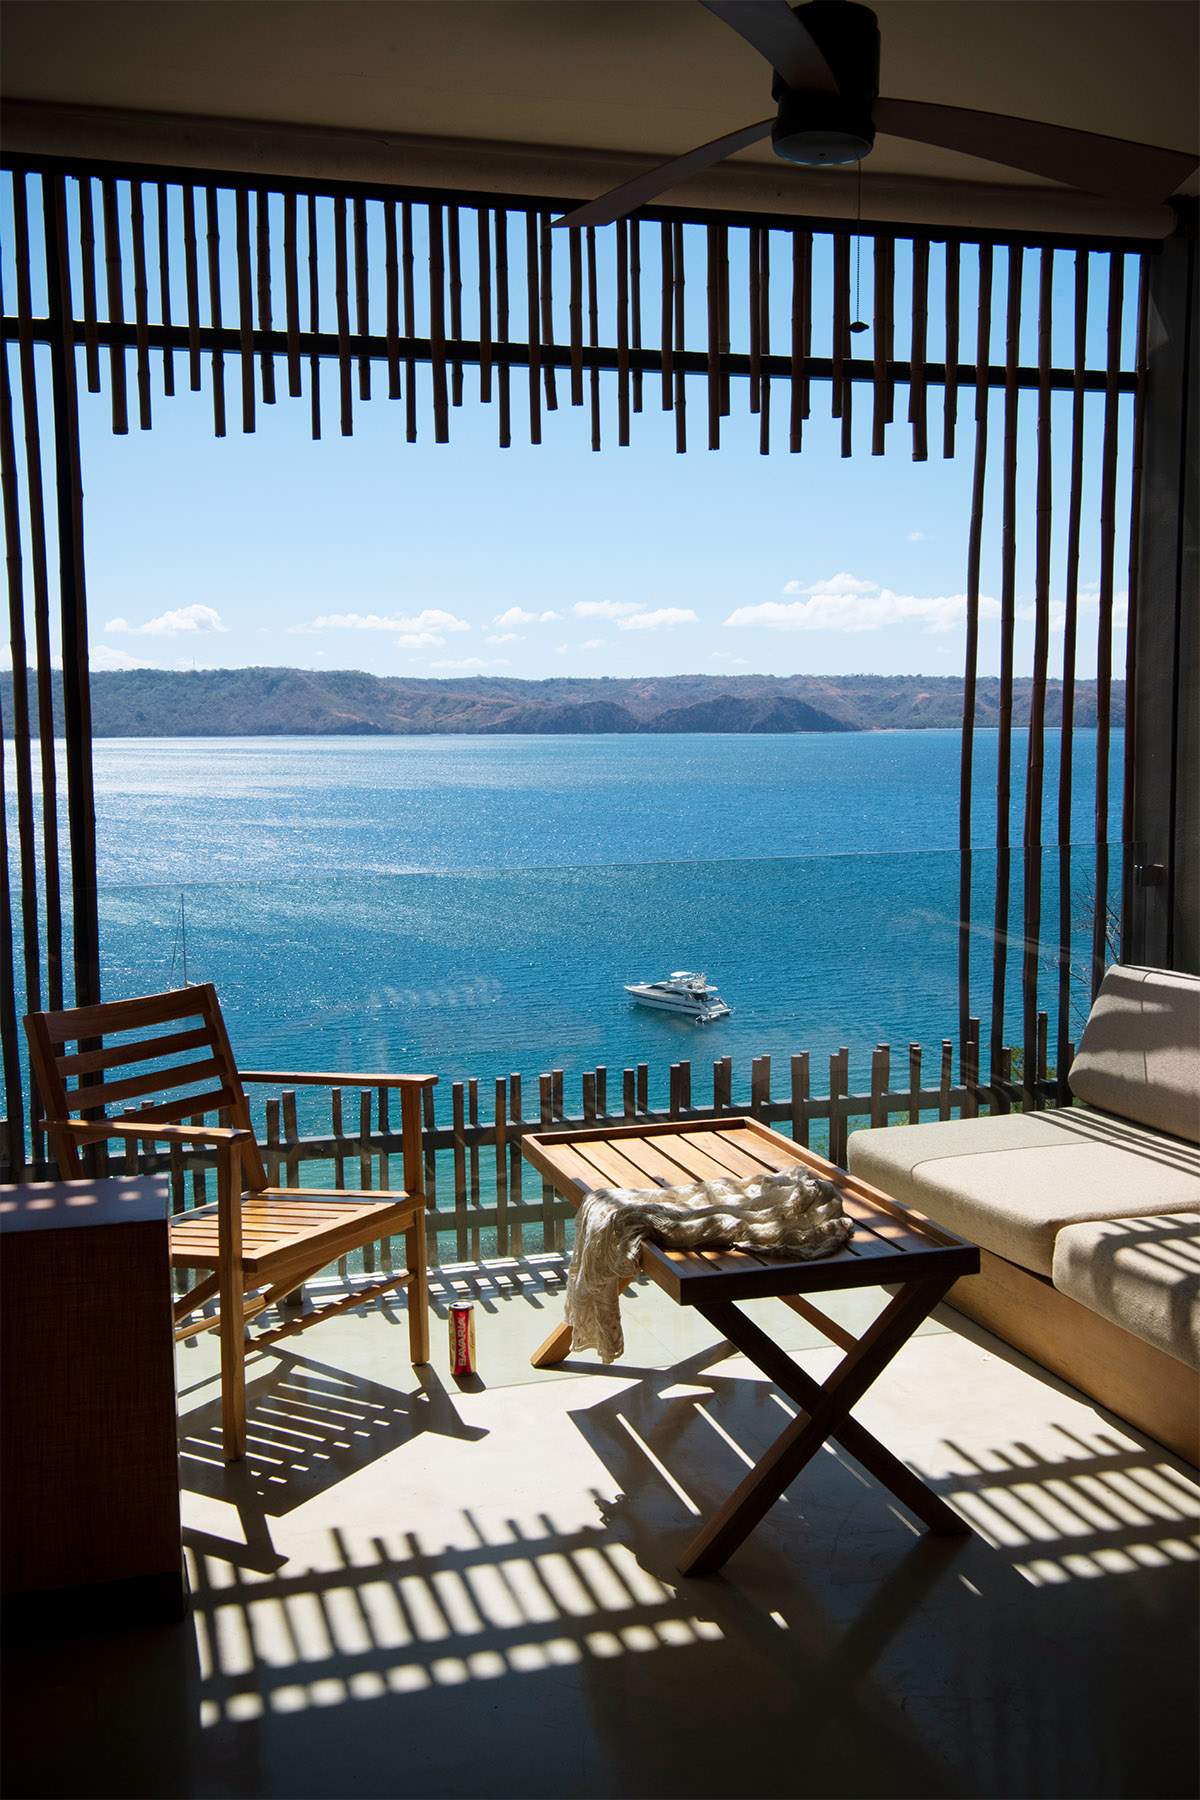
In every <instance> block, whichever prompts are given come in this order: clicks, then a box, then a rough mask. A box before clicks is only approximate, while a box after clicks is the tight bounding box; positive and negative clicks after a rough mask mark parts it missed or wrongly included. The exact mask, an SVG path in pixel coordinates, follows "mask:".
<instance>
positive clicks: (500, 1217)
mask: <svg viewBox="0 0 1200 1800" xmlns="http://www.w3.org/2000/svg"><path fill="white" fill-rule="evenodd" d="M507 1094H508V1083H507V1082H506V1081H505V1079H504V1077H503V1075H497V1077H496V1091H495V1096H494V1099H493V1102H492V1105H493V1114H492V1116H493V1119H494V1121H495V1142H496V1254H497V1256H507V1255H508V1130H507V1126H506V1123H505V1116H504V1115H505V1108H506V1105H507Z"/></svg>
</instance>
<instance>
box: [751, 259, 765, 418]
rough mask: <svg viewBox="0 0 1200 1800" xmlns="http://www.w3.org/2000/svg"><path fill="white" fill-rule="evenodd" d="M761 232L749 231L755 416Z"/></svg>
mask: <svg viewBox="0 0 1200 1800" xmlns="http://www.w3.org/2000/svg"><path fill="white" fill-rule="evenodd" d="M761 236H762V232H761V230H760V228H759V227H758V226H757V225H751V227H750V230H749V256H750V261H749V271H748V272H749V278H750V279H749V300H750V318H749V326H750V411H751V413H755V414H757V412H758V410H759V407H760V405H761V389H762V338H761V335H760V333H761V330H762V301H761V299H760V296H759V280H760V278H761V274H762V264H761V261H760V252H759V239H760V238H761Z"/></svg>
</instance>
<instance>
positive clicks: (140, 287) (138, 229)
mask: <svg viewBox="0 0 1200 1800" xmlns="http://www.w3.org/2000/svg"><path fill="white" fill-rule="evenodd" d="M129 235H130V238H131V239H132V242H133V319H134V330H135V332H136V334H137V388H138V426H139V428H140V429H141V430H142V431H149V429H150V426H151V424H152V419H151V413H150V318H149V313H148V310H147V308H148V304H149V292H148V289H147V284H146V220H145V213H144V210H143V196H142V184H141V182H140V181H131V182H130V184H129Z"/></svg>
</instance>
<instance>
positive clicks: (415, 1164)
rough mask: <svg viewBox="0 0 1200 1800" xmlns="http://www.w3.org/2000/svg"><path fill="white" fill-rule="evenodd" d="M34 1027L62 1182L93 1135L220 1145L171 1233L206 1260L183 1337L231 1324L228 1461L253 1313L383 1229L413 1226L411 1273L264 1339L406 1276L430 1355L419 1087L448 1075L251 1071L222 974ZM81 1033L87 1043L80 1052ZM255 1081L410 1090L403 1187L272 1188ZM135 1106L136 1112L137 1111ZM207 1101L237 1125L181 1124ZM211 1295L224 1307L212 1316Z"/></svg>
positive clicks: (179, 1324) (408, 1252)
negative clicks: (200, 1197)
mask: <svg viewBox="0 0 1200 1800" xmlns="http://www.w3.org/2000/svg"><path fill="white" fill-rule="evenodd" d="M25 1030H26V1034H27V1036H28V1038H29V1051H30V1057H31V1060H32V1063H33V1070H34V1073H35V1075H36V1077H37V1084H38V1087H39V1089H40V1091H41V1095H42V1101H43V1104H44V1106H45V1109H46V1127H47V1130H48V1131H49V1133H50V1137H51V1141H52V1142H53V1144H54V1150H55V1156H56V1158H57V1161H58V1167H59V1170H60V1172H61V1174H62V1176H63V1178H64V1179H65V1180H70V1179H71V1178H72V1177H73V1176H82V1174H83V1165H82V1162H81V1160H80V1155H79V1152H80V1148H81V1146H83V1145H86V1144H93V1143H97V1142H100V1141H103V1140H107V1139H111V1138H124V1139H125V1140H127V1141H129V1140H133V1141H137V1140H142V1141H151V1142H160V1143H161V1142H165V1143H167V1144H178V1145H181V1146H182V1145H187V1146H192V1147H195V1146H199V1145H211V1146H213V1147H215V1150H216V1167H217V1200H216V1204H215V1205H211V1204H210V1205H206V1206H194V1207H191V1208H189V1209H187V1210H186V1211H184V1212H181V1213H177V1214H176V1215H175V1216H174V1217H173V1218H172V1220H171V1223H170V1238H171V1263H172V1266H173V1267H175V1268H181V1269H194V1270H197V1271H200V1272H201V1275H200V1279H199V1280H198V1281H197V1282H196V1284H195V1285H194V1286H193V1287H192V1288H191V1289H190V1291H189V1292H188V1293H186V1294H184V1295H183V1296H182V1297H181V1298H180V1299H178V1300H177V1301H176V1302H175V1324H176V1331H175V1335H176V1338H177V1339H178V1338H184V1337H191V1336H194V1335H195V1334H196V1333H198V1332H201V1331H214V1330H215V1331H218V1332H219V1333H220V1339H221V1428H222V1442H223V1448H224V1454H225V1460H226V1461H227V1462H232V1461H235V1460H236V1459H237V1458H239V1457H241V1456H243V1455H244V1454H245V1449H246V1370H245V1354H246V1347H247V1346H246V1337H245V1329H244V1327H245V1323H246V1321H247V1320H248V1319H251V1318H253V1317H254V1316H255V1315H256V1314H257V1313H260V1312H262V1311H264V1310H265V1309H266V1308H267V1307H269V1306H272V1305H274V1304H275V1303H276V1302H279V1301H282V1300H283V1299H285V1298H286V1296H287V1295H289V1294H291V1293H293V1292H294V1291H295V1290H297V1289H298V1288H299V1287H301V1285H302V1284H303V1283H304V1282H305V1281H307V1280H308V1279H309V1278H310V1277H312V1276H313V1275H315V1274H316V1273H317V1272H318V1270H320V1269H323V1268H325V1267H326V1265H327V1264H329V1263H331V1262H333V1261H334V1260H335V1258H337V1257H341V1256H345V1255H347V1254H348V1253H349V1252H350V1251H352V1250H357V1249H359V1248H361V1247H362V1246H363V1245H365V1244H370V1243H373V1242H374V1241H375V1240H376V1239H378V1238H388V1237H392V1236H398V1235H401V1234H402V1235H403V1237H404V1242H405V1265H406V1266H405V1268H404V1269H403V1271H402V1272H401V1273H400V1274H398V1275H397V1274H390V1275H387V1276H385V1277H384V1278H383V1279H381V1280H379V1281H376V1282H374V1283H372V1284H370V1285H369V1286H367V1287H364V1288H360V1289H358V1290H357V1291H356V1292H355V1293H354V1294H353V1295H352V1296H350V1297H348V1298H346V1299H343V1300H340V1301H336V1302H334V1303H332V1304H329V1305H326V1306H323V1307H320V1308H318V1309H317V1310H315V1311H313V1312H309V1313H305V1314H302V1315H301V1316H299V1317H297V1318H295V1319H291V1320H287V1321H285V1322H284V1323H283V1324H281V1325H279V1326H277V1327H276V1328H275V1329H273V1330H269V1331H265V1332H262V1333H261V1334H260V1335H259V1336H257V1337H256V1338H255V1339H254V1340H253V1345H252V1347H254V1348H257V1347H259V1346H261V1345H263V1344H268V1343H272V1342H274V1341H275V1339H277V1338H280V1337H284V1336H287V1335H289V1334H291V1333H293V1332H297V1331H303V1330H306V1329H307V1328H308V1326H310V1325H314V1324H316V1323H318V1322H319V1321H320V1320H321V1319H322V1318H324V1317H327V1316H328V1315H329V1314H330V1313H334V1312H342V1311H344V1310H346V1309H347V1308H349V1307H354V1306H360V1305H362V1303H363V1301H364V1300H368V1299H373V1298H374V1297H375V1296H377V1295H379V1294H382V1293H384V1292H386V1291H388V1290H389V1289H391V1288H397V1287H407V1289H408V1326H409V1347H410V1354H411V1356H412V1360H413V1362H414V1363H423V1362H428V1360H429V1307H428V1288H427V1280H426V1261H425V1223H424V1210H425V1195H424V1175H423V1168H422V1154H421V1090H422V1088H426V1087H432V1086H433V1085H434V1083H435V1082H436V1081H437V1076H436V1075H326V1074H298V1075H296V1074H274V1073H270V1072H261V1071H255V1072H249V1071H248V1072H246V1073H244V1074H239V1072H238V1070H237V1068H236V1066H235V1064H234V1059H233V1051H232V1049H231V1047H230V1043H229V1038H228V1035H227V1033H226V1030H225V1024H224V1021H223V1019H222V1017H221V1009H220V1005H219V1003H218V1000H217V995H216V990H215V988H213V987H212V986H211V985H210V984H205V985H203V986H197V987H188V988H185V989H183V990H182V991H181V992H177V993H169V994H151V995H147V996H146V997H145V998H143V999H138V1000H112V1001H107V1002H105V1003H102V1004H101V1005H99V1006H85V1007H79V1008H76V1009H75V1010H73V1011H70V1012H56V1013H30V1014H29V1015H28V1016H27V1017H26V1020H25ZM68 1045H73V1046H74V1049H73V1050H72V1051H71V1052H70V1054H68V1050H67V1047H68ZM248 1081H252V1082H263V1083H269V1084H271V1085H273V1086H277V1085H292V1084H304V1085H316V1086H322V1087H326V1086H337V1085H345V1086H348V1087H355V1086H358V1087H373V1088H380V1087H388V1088H398V1089H399V1090H400V1116H401V1133H402V1141H403V1164H404V1192H403V1193H379V1192H373V1193H370V1194H369V1195H368V1194H365V1193H355V1192H353V1191H350V1192H346V1191H344V1190H340V1191H331V1190H325V1189H320V1190H318V1189H313V1188H273V1187H269V1186H268V1185H267V1175H266V1170H265V1169H264V1167H263V1160H262V1156H261V1154H260V1152H259V1147H258V1144H257V1142H256V1140H255V1136H254V1130H253V1127H252V1126H251V1123H250V1109H249V1107H248V1105H247V1103H246V1094H245V1089H244V1086H243V1083H245V1082H248ZM131 1102H136V1104H137V1110H136V1111H130V1110H126V1108H127V1106H128V1104H129V1103H131ZM147 1102H149V1104H147ZM110 1107H111V1108H112V1109H113V1112H112V1115H111V1116H108V1109H109V1108H110ZM206 1112H217V1113H221V1112H224V1113H225V1115H226V1116H227V1117H228V1118H229V1119H230V1120H231V1121H232V1123H231V1124H230V1125H229V1126H213V1125H206V1124H201V1125H191V1124H187V1123H185V1122H184V1121H187V1120H188V1119H191V1118H194V1117H196V1116H197V1115H198V1114H202V1113H206ZM73 1114H74V1115H77V1116H74V1117H73V1116H72V1115H73ZM78 1115H82V1116H78ZM214 1296H215V1297H216V1299H217V1304H218V1312H217V1314H216V1316H215V1317H213V1316H209V1315H205V1314H203V1313H201V1312H199V1310H198V1309H199V1308H200V1307H202V1306H203V1305H204V1304H205V1303H206V1302H207V1301H209V1300H211V1299H212V1298H214Z"/></svg>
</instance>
